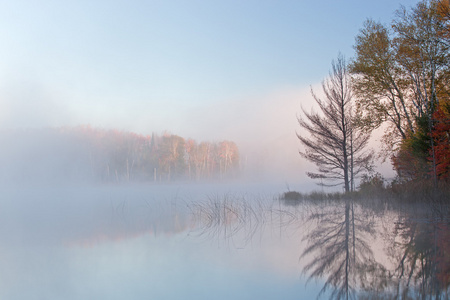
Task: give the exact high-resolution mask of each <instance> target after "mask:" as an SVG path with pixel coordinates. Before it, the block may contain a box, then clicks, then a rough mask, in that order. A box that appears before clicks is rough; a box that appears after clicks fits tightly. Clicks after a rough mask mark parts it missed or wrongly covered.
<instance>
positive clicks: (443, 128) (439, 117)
mask: <svg viewBox="0 0 450 300" xmlns="http://www.w3.org/2000/svg"><path fill="white" fill-rule="evenodd" d="M433 117H434V120H435V125H434V128H433V132H432V136H433V139H434V141H435V147H434V149H435V157H436V173H437V176H438V177H439V178H449V177H450V113H449V112H448V111H445V110H444V109H443V108H442V107H439V108H438V109H437V110H436V112H435V113H434V115H433Z"/></svg>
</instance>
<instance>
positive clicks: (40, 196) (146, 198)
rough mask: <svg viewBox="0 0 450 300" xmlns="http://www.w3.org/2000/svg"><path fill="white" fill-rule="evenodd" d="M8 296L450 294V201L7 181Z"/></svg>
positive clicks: (3, 256)
mask: <svg viewBox="0 0 450 300" xmlns="http://www.w3.org/2000/svg"><path fill="white" fill-rule="evenodd" d="M3 191H4V193H3V197H2V198H1V200H0V207H1V209H0V239H1V242H0V268H1V270H2V271H1V272H0V299H27V300H28V299H311V298H312V299H314V298H316V297H319V298H323V299H328V298H332V297H333V298H341V299H346V298H366V299H379V298H386V299H410V298H412V299H415V298H420V299H428V298H430V299H448V297H449V294H448V292H449V288H448V287H449V274H450V227H449V226H450V223H449V222H450V219H449V218H448V214H447V213H443V212H444V211H445V212H448V208H445V207H438V206H436V205H420V204H416V205H409V206H406V205H395V204H392V203H390V204H386V203H381V202H377V201H370V203H368V202H364V203H361V202H360V201H354V202H350V201H339V202H320V203H318V202H315V203H312V202H307V201H303V202H301V203H298V202H285V201H281V200H278V198H277V194H278V193H281V192H283V187H269V186H267V185H266V186H255V185H253V186H244V185H239V186H238V185H235V186H226V185H221V186H192V185H166V186H158V187H156V186H149V187H136V186H135V187H101V188H92V187H91V188H87V187H83V188H80V187H79V188H74V187H71V188H68V187H66V188H3Z"/></svg>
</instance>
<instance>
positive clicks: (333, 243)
mask: <svg viewBox="0 0 450 300" xmlns="http://www.w3.org/2000/svg"><path fill="white" fill-rule="evenodd" d="M356 211H357V212H356ZM307 222H314V223H315V225H314V227H313V228H312V230H311V231H310V232H309V233H308V234H307V235H306V237H305V238H304V240H305V241H307V243H308V247H307V248H306V249H305V251H304V252H303V253H302V255H301V257H302V258H305V257H308V258H310V262H308V263H307V264H306V266H305V268H304V271H305V272H307V273H308V274H309V276H310V277H311V278H314V277H325V278H326V282H325V284H324V287H323V289H322V291H321V293H322V292H324V291H325V290H327V289H331V290H332V292H331V295H330V296H331V298H336V299H349V298H351V297H353V296H355V292H357V291H358V290H359V288H358V287H359V286H361V284H359V282H360V281H362V280H364V281H365V280H366V278H361V277H362V276H364V277H367V276H366V273H367V271H368V270H369V269H370V270H373V269H375V268H377V267H378V266H377V263H376V262H375V261H374V259H373V254H372V250H371V247H370V246H369V243H368V240H373V237H374V235H375V230H374V220H373V218H371V216H370V215H369V214H368V213H367V212H365V211H364V210H362V209H358V208H355V205H354V203H353V201H351V200H346V201H343V202H342V203H341V202H340V201H339V202H337V203H331V204H327V205H326V206H320V207H318V208H316V212H314V213H312V214H311V215H310V216H309V217H308V219H307Z"/></svg>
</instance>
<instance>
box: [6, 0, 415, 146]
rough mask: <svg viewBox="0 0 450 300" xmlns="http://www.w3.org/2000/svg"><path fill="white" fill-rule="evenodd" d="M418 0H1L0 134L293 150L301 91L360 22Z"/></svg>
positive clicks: (346, 48) (323, 71)
mask: <svg viewBox="0 0 450 300" xmlns="http://www.w3.org/2000/svg"><path fill="white" fill-rule="evenodd" d="M416 2H417V1H411V0H403V1H389V0H383V1H360V0H359V1H356V0H352V1H332V0H326V1H300V0H298V1H280V0H279V1H255V0H251V1H244V0H240V1H235V0H228V1H212V0H211V1H195V0H194V1H180V0H177V1H136V0H119V1H114V0H109V1H93V0H89V1H87V0H77V1H57V0H53V1H52V0H40V1H24V0H14V1H11V0H7V1H4V0H1V1H0V105H1V107H0V127H3V128H5V127H7V128H8V127H22V128H23V127H41V126H64V125H69V126H73V125H78V124H91V125H92V126H94V127H102V128H117V129H121V130H131V131H136V132H139V133H144V134H151V132H153V131H154V132H157V133H160V132H162V131H163V130H168V131H170V132H172V133H175V134H178V135H181V136H183V137H186V138H187V137H192V138H195V139H197V140H222V139H230V140H236V141H237V142H241V143H245V142H248V141H249V140H251V141H252V143H253V144H254V143H258V142H264V141H263V140H266V143H267V142H270V141H275V140H278V142H279V143H280V144H285V142H286V140H285V139H287V138H289V140H290V142H289V143H291V145H292V144H293V145H294V147H296V146H295V143H296V142H297V141H296V138H295V131H296V130H297V129H298V128H297V126H296V124H297V123H296V119H295V117H296V114H297V113H298V112H299V111H300V105H301V104H302V103H303V105H304V106H305V105H308V103H309V102H308V101H310V100H311V99H310V96H309V86H310V85H316V84H318V83H319V82H320V81H321V80H322V79H323V78H324V77H325V76H326V75H327V74H328V70H329V68H330V64H331V60H332V59H334V58H335V57H336V56H337V54H338V52H339V51H341V52H342V53H343V54H344V55H345V56H346V57H347V58H350V57H351V56H352V55H353V49H352V46H353V42H354V38H355V36H356V34H357V33H358V30H359V28H361V26H362V23H363V22H364V20H365V19H367V18H369V17H370V18H373V19H375V20H379V21H382V22H385V23H389V22H390V20H391V19H392V17H393V15H394V11H395V10H396V9H398V8H399V7H400V4H403V5H405V6H406V7H410V6H411V5H413V4H415V3H416ZM290 147H291V146H290ZM296 151H297V149H294V152H295V153H296Z"/></svg>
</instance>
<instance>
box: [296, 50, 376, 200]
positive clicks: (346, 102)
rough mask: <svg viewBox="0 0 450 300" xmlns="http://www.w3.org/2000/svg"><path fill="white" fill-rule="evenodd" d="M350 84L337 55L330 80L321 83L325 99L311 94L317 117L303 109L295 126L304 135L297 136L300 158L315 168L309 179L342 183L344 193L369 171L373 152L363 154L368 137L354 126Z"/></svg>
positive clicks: (365, 151)
mask: <svg viewBox="0 0 450 300" xmlns="http://www.w3.org/2000/svg"><path fill="white" fill-rule="evenodd" d="M350 84H351V81H350V77H349V74H348V72H347V67H346V62H345V58H344V57H343V56H342V55H341V54H339V56H338V58H337V61H333V62H332V71H331V72H330V75H329V78H327V79H326V80H324V82H323V83H322V89H323V93H324V95H325V99H324V100H322V99H320V98H319V97H318V96H316V94H314V92H313V91H311V93H312V95H313V97H314V99H315V101H316V103H317V104H318V106H319V108H320V113H318V112H314V111H311V112H310V113H308V112H306V111H305V109H304V108H302V112H303V116H302V117H298V122H299V124H300V127H301V128H302V129H303V130H304V132H305V133H300V134H299V133H297V137H298V138H299V140H300V142H301V143H302V145H303V146H304V150H303V151H300V155H301V156H303V157H304V158H306V159H307V160H309V161H311V162H313V163H314V164H315V165H316V166H317V167H318V172H317V173H312V172H308V173H307V174H308V176H309V177H311V178H315V179H317V178H320V179H325V180H328V181H329V182H334V184H331V183H329V184H326V183H321V184H322V185H328V186H330V185H331V186H332V185H339V184H342V183H343V184H344V188H345V192H349V191H351V190H353V189H354V180H355V178H356V176H357V175H358V174H359V173H361V172H363V171H365V170H368V169H369V168H370V166H371V162H372V157H373V152H372V151H367V150H366V146H367V143H368V141H369V138H370V133H368V132H366V131H363V130H361V129H360V128H359V127H357V126H356V124H355V123H356V122H355V120H356V118H355V117H354V116H353V107H352V102H353V100H352V89H351V85H350ZM306 134H308V136H306ZM336 181H337V182H338V183H337V184H336V183H335V182H336Z"/></svg>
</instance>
